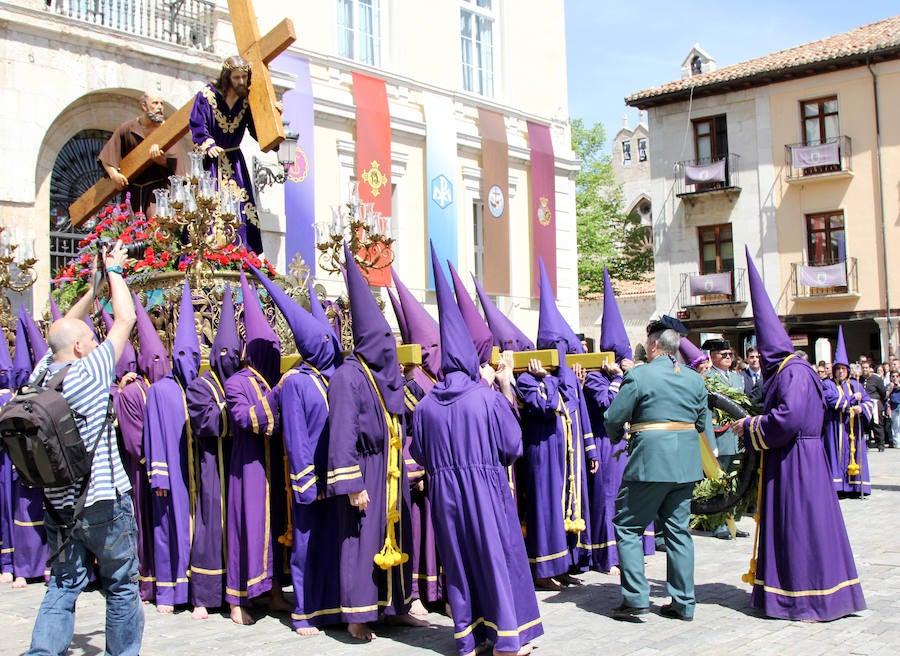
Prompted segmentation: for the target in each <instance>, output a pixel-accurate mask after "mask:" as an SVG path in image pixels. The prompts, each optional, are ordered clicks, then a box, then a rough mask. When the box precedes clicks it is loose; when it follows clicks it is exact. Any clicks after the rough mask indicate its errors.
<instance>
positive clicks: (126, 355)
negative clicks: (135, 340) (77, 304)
mask: <svg viewBox="0 0 900 656" xmlns="http://www.w3.org/2000/svg"><path fill="white" fill-rule="evenodd" d="M100 316H101V317H102V318H103V325H104V326H106V334H107V335H109V329H110V328H112V325H113V318H112V317H111V316H110V314H109V312H107V311H106V308H100ZM130 371H134V372H137V352H136V351H135V350H134V346H132V344H131V340H128V341H127V342H125V348H123V349H122V355H121V356H120V357H119V359H118V360H116V380H121V378H122V376H124V375H125V374H127V373H128V372H130Z"/></svg>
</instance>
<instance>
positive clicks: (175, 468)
mask: <svg viewBox="0 0 900 656" xmlns="http://www.w3.org/2000/svg"><path fill="white" fill-rule="evenodd" d="M191 449H193V444H192V439H191V436H190V425H189V424H188V417H187V404H186V402H185V398H184V390H183V389H182V388H181V384H180V383H179V382H178V381H177V380H176V379H175V375H174V374H168V375H166V376H164V377H163V378H161V379H159V380H158V381H156V382H155V383H153V384H152V385H151V386H150V389H149V390H148V391H147V405H146V408H145V410H144V457H145V459H146V462H147V474H148V476H149V479H150V488H151V490H152V492H151V494H152V497H151V507H152V509H153V566H154V570H155V574H156V603H157V604H164V605H168V606H175V605H177V604H185V603H187V602H188V570H189V569H190V554H191V532H192V528H193V526H192V520H191V498H190V494H191V493H190V489H191V477H192V476H193V473H192V472H191V471H190V470H189V467H188V452H189V451H190V450H191ZM157 489H160V490H168V493H167V494H166V496H157V494H156V492H155V491H156V490H157Z"/></svg>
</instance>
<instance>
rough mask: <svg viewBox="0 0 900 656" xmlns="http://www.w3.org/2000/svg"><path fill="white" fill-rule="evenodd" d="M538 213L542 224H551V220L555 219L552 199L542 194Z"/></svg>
mask: <svg viewBox="0 0 900 656" xmlns="http://www.w3.org/2000/svg"><path fill="white" fill-rule="evenodd" d="M537 214H538V222H539V223H540V224H541V225H542V226H548V225H550V222H551V221H552V220H553V214H552V213H551V212H550V201H549V200H548V199H547V198H546V197H544V196H541V200H540V206H539V207H538V209H537Z"/></svg>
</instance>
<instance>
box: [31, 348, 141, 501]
mask: <svg viewBox="0 0 900 656" xmlns="http://www.w3.org/2000/svg"><path fill="white" fill-rule="evenodd" d="M52 357H53V356H52V354H51V353H50V352H49V351H48V352H47V355H46V356H45V357H44V359H43V360H41V361H40V362H39V363H38V365H37V366H36V367H35V368H34V372H33V373H32V374H31V380H32V382H33V381H35V380H36V379H37V378H38V377H40V375H41V373H43V371H44V370H45V369H48V368H49V369H50V373H48V376H51V375H52V374H53V372H54V371H57V370H59V369H60V368H62V367H64V366H66V365H67V364H69V363H68V362H59V363H57V362H53V361H52ZM115 368H116V355H115V350H114V349H113V345H112V343H110V342H109V340H107V341H104V342H103V343H102V344H101V345H100V346H98V347H97V348H95V349H94V350H93V351H91V353H90V354H89V355H88V356H87V357H84V358H81V359H78V360H75V361H74V363H73V364H72V366H71V367H69V370H68V371H67V372H66V377H65V380H64V381H63V390H62V394H63V396H64V397H65V399H66V401H68V402H69V406H70V407H71V408H72V410H74V411H75V412H76V413H77V414H78V415H81V416H82V417H83V420H82V419H79V420H78V421H77V425H78V434H79V435H81V439H82V440H84V446H85V448H86V449H87V450H88V451H90V450H91V449H93V448H94V447H95V445H96V449H97V450H96V451H94V460H93V462H92V463H91V478H90V482H89V484H88V493H87V500H86V501H85V504H84V505H85V508H87V507H88V506H90V505H92V504H94V503H96V502H97V501H103V500H106V499H112V500H115V498H116V492H118V493H119V494H125V493H127V492H129V491H130V490H131V482H130V481H129V480H128V475H127V474H126V473H125V469H124V467H122V461H121V460H120V458H119V448H118V443H117V441H116V433H115V427H114V422H113V420H112V419H110V421H109V422H108V423H107V427H106V430H105V431H104V434H103V435H101V434H100V429H101V428H102V427H103V421H104V419H105V418H106V411H107V407H108V406H109V389H110V386H111V385H112V383H113V381H114V380H115ZM45 382H46V381H45ZM110 446H112V449H110ZM80 487H81V485H80V484H78V483H76V484H75V485H70V486H68V487H48V488H46V489H45V490H44V492H45V493H46V495H47V498H48V499H50V501H51V503H52V504H53V506H54V507H55V508H65V507H67V506H74V505H75V499H76V498H77V497H78V493H79V491H80Z"/></svg>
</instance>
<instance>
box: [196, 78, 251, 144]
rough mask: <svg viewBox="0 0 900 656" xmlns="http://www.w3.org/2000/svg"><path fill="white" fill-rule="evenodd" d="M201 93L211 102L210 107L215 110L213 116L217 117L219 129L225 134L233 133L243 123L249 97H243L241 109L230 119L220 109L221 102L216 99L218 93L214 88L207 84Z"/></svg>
mask: <svg viewBox="0 0 900 656" xmlns="http://www.w3.org/2000/svg"><path fill="white" fill-rule="evenodd" d="M200 95H202V96H203V97H204V98H206V102H208V103H209V107H210V109H212V111H213V118H215V119H216V124H217V125H218V126H219V129H220V130H221V131H222V132H224V133H225V134H231V133H232V132H234V131H235V130H237V128H238V126H239V125H240V124H241V121H243V120H244V114H246V113H247V99H246V98H243V99H242V100H241V103H242V105H241V111H239V112H238V113H237V115H236V116H235V117H234V118H233V119H231V120H230V121H229V120H228V119H227V118H225V114H223V113H222V110H221V109H219V103H218V101H217V100H216V94H215V92H214V91H213V90H212V88H210V87H208V86H206V87H203V89H202V90H201V91H200Z"/></svg>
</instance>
